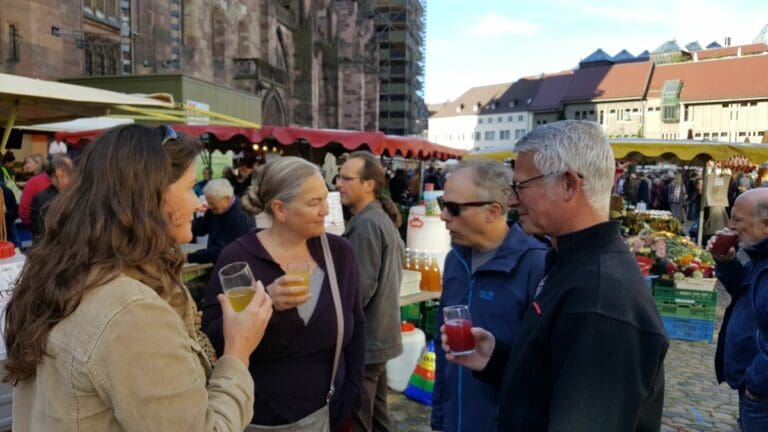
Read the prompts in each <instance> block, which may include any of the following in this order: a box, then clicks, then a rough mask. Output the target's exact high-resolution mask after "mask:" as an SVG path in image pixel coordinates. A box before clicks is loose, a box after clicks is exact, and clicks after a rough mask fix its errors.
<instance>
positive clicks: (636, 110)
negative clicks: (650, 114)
mask: <svg viewBox="0 0 768 432" xmlns="http://www.w3.org/2000/svg"><path fill="white" fill-rule="evenodd" d="M632 112H633V113H636V112H640V109H639V108H632Z"/></svg>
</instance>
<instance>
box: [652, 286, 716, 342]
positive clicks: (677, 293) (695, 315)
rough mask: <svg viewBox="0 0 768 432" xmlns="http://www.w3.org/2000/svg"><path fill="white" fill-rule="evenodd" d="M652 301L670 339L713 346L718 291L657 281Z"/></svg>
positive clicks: (710, 288)
mask: <svg viewBox="0 0 768 432" xmlns="http://www.w3.org/2000/svg"><path fill="white" fill-rule="evenodd" d="M681 286H684V287H686V288H680V287H681ZM653 297H654V299H655V300H656V308H657V309H658V310H659V314H660V315H661V319H662V321H663V323H664V328H665V329H666V330H667V335H668V336H669V337H670V338H672V339H682V340H689V341H707V342H710V343H712V336H713V333H714V331H715V310H716V307H717V290H715V289H714V287H712V286H711V284H710V285H708V284H702V285H696V284H691V283H687V282H686V281H681V282H680V283H677V284H674V283H672V282H671V281H666V280H658V281H656V282H655V283H654V285H653Z"/></svg>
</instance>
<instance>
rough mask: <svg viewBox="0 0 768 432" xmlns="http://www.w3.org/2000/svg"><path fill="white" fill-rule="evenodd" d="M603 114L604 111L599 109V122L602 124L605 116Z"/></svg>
mask: <svg viewBox="0 0 768 432" xmlns="http://www.w3.org/2000/svg"><path fill="white" fill-rule="evenodd" d="M603 114H605V111H603V110H600V124H603V122H604V121H605V118H604V117H603Z"/></svg>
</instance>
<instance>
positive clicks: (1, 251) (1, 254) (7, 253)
mask: <svg viewBox="0 0 768 432" xmlns="http://www.w3.org/2000/svg"><path fill="white" fill-rule="evenodd" d="M14 255H16V246H14V245H13V243H11V242H9V241H0V259H4V258H10V257H12V256H14Z"/></svg>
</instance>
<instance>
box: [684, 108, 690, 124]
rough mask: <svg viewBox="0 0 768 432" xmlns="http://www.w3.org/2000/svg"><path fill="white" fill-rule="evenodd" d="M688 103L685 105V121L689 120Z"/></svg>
mask: <svg viewBox="0 0 768 432" xmlns="http://www.w3.org/2000/svg"><path fill="white" fill-rule="evenodd" d="M688 111H689V109H688V105H686V106H685V111H684V112H683V121H688Z"/></svg>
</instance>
